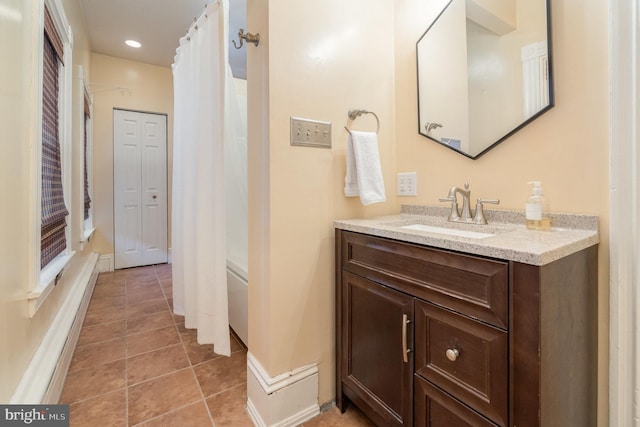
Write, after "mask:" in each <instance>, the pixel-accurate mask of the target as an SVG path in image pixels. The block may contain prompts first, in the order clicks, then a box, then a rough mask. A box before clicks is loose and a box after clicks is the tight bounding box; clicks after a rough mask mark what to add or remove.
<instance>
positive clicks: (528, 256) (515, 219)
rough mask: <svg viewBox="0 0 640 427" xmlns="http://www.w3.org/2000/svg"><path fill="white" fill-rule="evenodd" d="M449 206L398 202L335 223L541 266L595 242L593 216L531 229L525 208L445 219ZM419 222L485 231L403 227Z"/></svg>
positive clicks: (555, 219)
mask: <svg viewBox="0 0 640 427" xmlns="http://www.w3.org/2000/svg"><path fill="white" fill-rule="evenodd" d="M449 211H450V209H449V208H445V207H430V206H415V205H403V206H402V208H401V211H400V214H398V215H390V216H384V217H378V218H369V219H347V220H338V221H335V222H334V226H335V227H336V228H338V229H341V230H346V231H353V232H357V233H364V234H370V235H373V236H379V237H387V238H390V239H395V240H401V241H404V242H410V243H418V244H421V245H427V246H432V247H436V248H441V249H450V250H454V251H459V252H466V253H469V254H475V255H482V256H488V257H492V258H500V259H504V260H508V261H517V262H522V263H525V264H531V265H545V264H549V263H551V262H553V261H555V260H558V259H560V258H563V257H565V256H567V255H571V254H572V253H575V252H578V251H580V250H582V249H585V248H588V247H590V246H593V245H595V244H597V243H598V242H599V236H598V217H597V216H593V215H573V214H551V215H550V216H551V230H549V231H533V230H527V228H526V227H525V218H524V212H519V211H506V210H490V209H485V216H486V217H487V220H488V222H489V224H487V225H477V224H468V223H459V222H448V221H447V217H448V215H449ZM412 224H423V225H428V226H433V227H444V228H449V229H457V230H466V231H472V232H478V233H488V234H490V236H489V237H484V238H474V237H465V236H455V235H450V234H442V233H434V232H430V231H420V230H413V229H407V228H402V227H403V226H406V225H412Z"/></svg>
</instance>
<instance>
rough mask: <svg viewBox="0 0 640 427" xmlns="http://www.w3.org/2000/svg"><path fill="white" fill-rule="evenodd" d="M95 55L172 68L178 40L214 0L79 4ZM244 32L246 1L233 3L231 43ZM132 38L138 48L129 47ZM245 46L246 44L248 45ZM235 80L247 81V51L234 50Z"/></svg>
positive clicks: (104, 0) (83, 0)
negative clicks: (240, 31) (139, 45)
mask: <svg viewBox="0 0 640 427" xmlns="http://www.w3.org/2000/svg"><path fill="white" fill-rule="evenodd" d="M79 2H80V5H81V8H82V12H83V14H84V18H85V21H86V24H87V29H88V32H89V40H90V42H91V51H92V52H95V53H101V54H104V55H110V56H115V57H118V58H124V59H129V60H133V61H139V62H144V63H147V64H154V65H160V66H163V67H169V66H171V64H172V63H173V57H174V55H175V51H176V48H177V47H178V42H179V39H180V37H182V36H184V35H185V34H186V33H187V30H188V28H189V27H190V26H191V24H192V23H193V21H194V18H197V17H199V16H200V15H201V14H202V12H203V11H204V7H205V5H206V4H207V3H211V2H212V0H79ZM240 28H244V29H246V0H229V42H231V40H233V39H237V34H238V30H239V29H240ZM127 39H134V40H137V41H139V42H140V43H142V47H141V48H140V49H134V48H130V47H128V46H126V45H125V44H124V41H125V40H127ZM245 46H246V45H245ZM229 62H230V64H231V68H232V70H233V75H234V76H236V77H238V78H243V79H246V47H242V48H241V49H239V50H238V49H235V48H233V47H232V46H230V49H229Z"/></svg>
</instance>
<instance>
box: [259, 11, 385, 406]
mask: <svg viewBox="0 0 640 427" xmlns="http://www.w3.org/2000/svg"><path fill="white" fill-rule="evenodd" d="M247 11H248V17H247V27H248V28H249V29H250V30H251V31H252V32H259V33H260V37H261V38H260V46H259V47H257V48H254V47H253V46H248V47H247V54H248V73H249V74H248V79H247V81H248V93H249V99H248V101H249V168H248V170H249V239H250V240H249V241H250V248H249V283H250V285H249V313H250V315H249V351H250V352H251V353H252V354H253V355H254V356H256V358H257V360H258V361H259V362H260V364H262V365H263V366H264V367H265V368H266V370H267V371H268V372H269V374H270V375H271V376H275V375H278V374H280V373H283V372H286V371H289V370H291V369H293V368H298V367H300V366H302V365H305V364H307V363H312V362H318V364H319V371H320V386H319V399H320V402H321V403H323V402H328V401H330V400H332V399H333V397H334V379H333V378H334V377H333V373H334V372H333V371H334V361H333V358H334V332H333V330H334V289H333V287H334V280H333V277H334V261H333V259H334V244H333V241H334V239H333V220H334V219H335V218H345V217H360V216H372V215H380V214H385V213H389V212H391V211H392V210H394V209H395V203H394V198H393V188H394V186H395V173H394V172H395V166H394V163H395V148H394V141H393V139H394V131H393V130H394V97H393V94H394V90H393V85H394V76H393V72H394V70H393V66H392V64H393V61H394V57H393V22H392V20H391V16H393V5H392V2H391V0H383V1H379V2H377V3H376V5H375V7H372V5H371V2H370V1H368V0H354V1H349V2H344V1H343V0H328V1H326V0H325V1H319V0H313V1H305V2H300V1H295V0H279V1H269V2H264V1H258V0H249V1H248V4H247ZM292 17H299V19H292ZM354 17H357V19H355V18H354ZM353 108H365V109H368V110H371V111H374V112H375V113H376V114H377V115H378V116H379V117H380V134H379V146H380V152H381V158H382V168H383V171H384V178H385V184H386V186H387V197H388V199H389V202H387V203H386V204H381V205H372V206H369V207H363V206H362V205H361V204H360V202H359V200H357V199H346V198H345V197H344V195H343V188H344V173H345V150H346V135H347V134H346V131H345V130H344V128H343V126H344V125H345V124H347V121H348V117H347V113H348V111H349V110H350V109H353ZM290 116H298V117H306V118H310V119H317V120H323V121H329V122H331V123H332V135H331V136H332V149H330V150H327V149H320V148H306V147H292V146H290V145H289V118H290ZM266 119H268V120H266ZM353 126H354V128H359V129H362V130H375V126H376V125H375V119H374V118H373V116H370V115H369V116H362V117H360V118H358V119H357V120H356V121H355V122H354V123H353Z"/></svg>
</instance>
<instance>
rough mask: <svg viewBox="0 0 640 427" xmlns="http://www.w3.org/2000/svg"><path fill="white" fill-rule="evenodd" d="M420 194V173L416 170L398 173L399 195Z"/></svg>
mask: <svg viewBox="0 0 640 427" xmlns="http://www.w3.org/2000/svg"><path fill="white" fill-rule="evenodd" d="M417 195H418V175H417V174H416V173H415V172H405V173H399V174H398V196H417Z"/></svg>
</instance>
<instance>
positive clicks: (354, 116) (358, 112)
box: [344, 110, 380, 133]
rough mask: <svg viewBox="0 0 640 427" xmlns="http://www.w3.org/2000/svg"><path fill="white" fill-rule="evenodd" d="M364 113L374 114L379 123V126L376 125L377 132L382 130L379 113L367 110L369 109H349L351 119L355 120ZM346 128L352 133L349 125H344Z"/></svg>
mask: <svg viewBox="0 0 640 427" xmlns="http://www.w3.org/2000/svg"><path fill="white" fill-rule="evenodd" d="M363 114H373V117H375V118H376V123H377V124H378V126H377V127H376V133H378V132H380V119H379V118H378V115H377V114H376V113H374V112H373V111H367V110H349V120H355V119H357V118H358V117H360V116H361V115H363ZM344 128H345V129H346V131H347V132H349V133H351V131H350V130H349V128H348V127H347V126H345V127H344Z"/></svg>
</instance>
